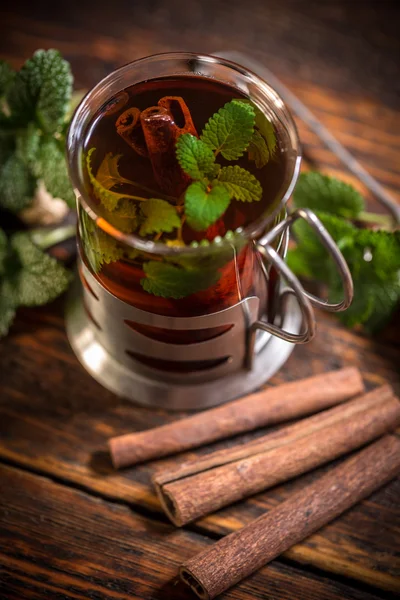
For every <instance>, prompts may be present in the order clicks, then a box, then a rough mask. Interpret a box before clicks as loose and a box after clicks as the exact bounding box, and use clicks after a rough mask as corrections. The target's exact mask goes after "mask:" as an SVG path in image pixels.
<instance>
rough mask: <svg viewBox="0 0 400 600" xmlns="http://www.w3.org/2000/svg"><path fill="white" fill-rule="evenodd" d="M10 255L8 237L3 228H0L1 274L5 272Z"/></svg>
mask: <svg viewBox="0 0 400 600" xmlns="http://www.w3.org/2000/svg"><path fill="white" fill-rule="evenodd" d="M7 256H8V239H7V236H6V234H5V233H4V231H3V230H2V229H0V276H1V275H3V273H4V272H5V266H6V258H7Z"/></svg>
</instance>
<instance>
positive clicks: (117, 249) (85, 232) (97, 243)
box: [79, 209, 124, 273]
mask: <svg viewBox="0 0 400 600" xmlns="http://www.w3.org/2000/svg"><path fill="white" fill-rule="evenodd" d="M79 226H80V237H81V240H82V245H83V250H84V253H85V256H86V258H87V260H88V262H89V265H90V266H91V268H92V269H93V271H94V272H95V273H98V272H99V271H101V267H102V265H103V264H104V263H106V264H109V263H112V262H116V261H118V260H120V259H121V258H122V257H123V256H124V250H123V248H122V247H121V246H120V245H119V244H118V242H117V241H116V240H115V239H114V238H113V237H111V236H110V235H108V234H107V233H105V232H104V231H103V230H102V229H100V227H97V225H96V224H95V222H94V221H93V219H91V218H90V217H89V215H88V214H87V213H86V212H85V211H84V210H83V209H81V212H80V222H79Z"/></svg>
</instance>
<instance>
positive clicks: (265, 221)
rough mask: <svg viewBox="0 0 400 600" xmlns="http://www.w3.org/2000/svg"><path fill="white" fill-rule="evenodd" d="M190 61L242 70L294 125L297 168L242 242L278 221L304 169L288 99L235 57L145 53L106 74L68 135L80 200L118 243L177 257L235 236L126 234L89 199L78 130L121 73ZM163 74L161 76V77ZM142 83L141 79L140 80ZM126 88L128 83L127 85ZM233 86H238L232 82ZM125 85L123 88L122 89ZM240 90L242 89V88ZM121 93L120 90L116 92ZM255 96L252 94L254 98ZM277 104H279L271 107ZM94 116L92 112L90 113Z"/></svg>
mask: <svg viewBox="0 0 400 600" xmlns="http://www.w3.org/2000/svg"><path fill="white" fill-rule="evenodd" d="M165 59H171V60H174V59H175V60H186V61H197V62H201V63H204V64H209V65H210V64H218V65H221V66H223V67H225V68H227V69H229V70H231V71H234V72H236V73H238V74H239V75H241V76H245V77H246V78H247V79H248V80H250V81H251V83H253V84H254V85H255V86H256V87H257V88H258V89H259V90H261V91H262V93H263V96H264V97H265V98H266V100H267V101H268V103H269V105H270V108H271V110H272V112H273V113H274V114H275V115H277V111H278V110H279V111H281V112H282V113H283V115H284V118H285V121H286V124H285V125H287V126H288V127H289V128H290V130H291V131H290V134H291V139H294V141H295V144H294V147H293V150H294V152H295V154H296V156H295V161H294V166H293V170H292V172H291V175H290V176H289V181H288V184H287V185H286V188H285V189H284V191H283V192H280V193H279V196H281V198H280V200H279V201H278V202H277V205H276V206H275V207H274V209H273V210H272V211H271V212H270V213H269V214H267V215H265V214H263V215H261V217H259V218H258V219H256V220H255V221H252V222H251V223H249V224H248V225H247V226H246V227H244V228H240V229H239V230H235V232H233V233H234V236H235V238H234V239H238V240H240V242H241V243H247V242H248V241H251V240H253V239H256V238H257V237H258V236H259V235H260V234H261V233H262V232H263V231H265V229H266V228H267V227H268V225H271V224H273V223H274V221H275V219H276V218H277V217H278V215H279V214H281V213H282V210H283V209H284V208H285V206H286V204H287V202H288V200H289V198H290V196H291V195H292V192H293V189H294V186H295V184H296V181H297V178H298V176H299V172H300V164H301V148H300V140H299V136H298V132H297V128H296V125H295V123H294V120H293V118H292V115H291V113H290V111H289V109H288V107H287V106H286V104H285V102H284V101H283V99H282V98H281V96H280V95H279V94H278V93H277V92H276V91H275V90H274V88H273V87H272V86H271V85H270V84H269V83H267V82H266V81H265V80H264V79H262V78H261V77H259V75H257V74H256V73H254V72H253V71H252V70H251V69H248V68H247V67H243V66H241V65H240V64H239V63H236V62H233V61H231V60H227V59H225V58H221V57H219V56H217V55H211V54H199V53H196V52H162V53H157V54H151V55H149V56H145V57H142V58H139V59H136V60H134V61H131V62H129V63H126V64H125V65H123V66H121V67H119V68H117V69H115V70H114V71H112V72H111V73H109V74H108V75H106V77H104V78H103V79H101V80H100V81H99V82H98V83H97V84H96V85H95V86H94V87H93V88H92V89H91V90H89V91H88V92H87V94H86V95H85V96H84V98H83V99H82V100H81V102H80V104H79V105H78V107H77V108H76V110H75V112H74V115H73V117H72V120H71V123H70V126H69V129H68V135H67V161H68V168H69V176H70V179H71V181H72V184H73V187H74V192H75V196H76V198H77V202H79V203H80V204H81V206H82V207H83V209H84V210H85V212H86V213H87V214H88V216H89V217H90V218H91V219H92V220H93V221H95V223H96V225H97V226H98V227H99V228H100V229H102V230H103V231H104V232H105V233H107V234H108V235H110V236H112V237H113V238H114V239H116V240H117V241H118V242H121V243H124V244H126V245H127V246H129V247H131V248H134V249H136V250H140V251H142V252H146V253H148V254H158V255H164V256H174V255H175V256H176V255H178V254H179V255H182V254H185V255H186V254H191V255H193V254H199V253H201V254H203V253H207V252H209V251H210V250H211V249H213V250H215V249H216V248H217V247H218V248H221V247H224V246H225V247H226V246H230V247H232V239H231V240H227V239H225V238H219V237H217V238H215V239H214V241H213V242H210V243H209V244H207V245H204V246H202V245H201V243H200V244H199V245H198V246H195V247H194V246H190V245H189V246H168V245H167V244H165V243H163V242H159V241H157V242H154V241H151V240H145V239H143V238H142V237H140V236H139V235H136V234H134V233H124V232H122V231H121V230H119V229H118V228H117V227H115V226H114V225H112V224H111V223H109V222H108V221H107V220H106V219H105V218H104V217H103V216H102V215H99V214H96V212H95V210H94V209H93V208H92V207H91V206H90V204H89V202H87V200H86V196H87V195H88V194H87V192H86V190H85V187H84V184H83V177H82V161H81V156H80V152H79V149H80V148H79V147H78V146H79V145H82V140H81V139H80V141H77V139H76V136H75V133H76V130H77V129H79V125H80V123H81V121H82V120H83V119H84V118H88V115H89V113H90V106H89V103H90V101H91V100H92V98H93V97H95V96H96V95H97V94H99V93H100V92H101V91H102V90H103V89H104V88H105V87H107V86H108V85H110V84H112V83H113V82H115V81H116V80H118V79H119V78H121V76H123V75H124V74H126V73H128V72H129V71H130V70H131V69H132V68H135V66H141V65H143V64H144V63H152V62H156V61H158V60H165ZM180 75H181V76H184V77H191V76H199V75H198V74H197V73H195V72H193V73H192V74H191V73H190V72H187V73H180ZM161 76H162V75H160V77H161ZM200 76H203V77H207V76H206V75H202V74H201V75H200ZM155 78H156V77H150V78H149V80H151V79H155ZM215 80H216V81H221V80H220V79H219V78H218V76H217V77H215ZM136 83H139V82H136ZM125 87H126V86H125ZM232 87H234V86H233V85H232ZM123 89H124V88H121V90H119V91H122V90H123ZM238 89H240V88H238ZM116 93H118V92H116ZM250 99H251V97H250ZM273 103H274V104H275V105H276V107H275V108H274V106H271V105H272V104H273ZM90 116H92V115H90Z"/></svg>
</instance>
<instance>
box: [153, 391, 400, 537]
mask: <svg viewBox="0 0 400 600" xmlns="http://www.w3.org/2000/svg"><path fill="white" fill-rule="evenodd" d="M399 424H400V402H399V400H398V399H397V398H395V397H394V395H393V392H392V390H391V388H390V387H389V386H382V387H381V388H379V389H376V390H374V391H372V392H370V393H369V394H366V395H365V396H362V397H360V398H356V399H355V400H352V401H350V402H347V403H346V404H344V405H342V406H338V407H335V408H333V409H330V410H327V411H324V412H323V413H319V414H318V415H316V416H314V417H311V418H309V419H304V420H303V421H300V422H299V423H296V425H294V426H291V427H287V428H285V429H282V430H280V431H279V432H277V433H276V434H271V435H267V436H264V437H263V438H261V439H259V440H256V442H254V443H250V444H244V445H243V446H241V447H239V448H237V447H236V448H235V447H234V448H231V449H227V450H222V451H221V452H216V453H214V454H211V455H209V456H208V457H207V456H206V457H204V458H200V459H199V460H196V461H193V462H192V463H189V464H186V465H183V466H182V467H181V468H180V469H176V470H174V471H170V472H161V473H159V474H157V475H156V476H155V477H154V479H153V482H154V484H155V486H156V490H157V493H158V496H159V498H160V500H161V503H162V505H163V508H164V510H165V512H166V513H167V515H168V516H169V518H170V519H171V521H172V522H173V523H174V524H175V525H177V526H182V525H185V524H186V523H189V522H190V521H193V520H195V519H198V518H200V517H202V516H204V515H206V514H208V513H210V512H215V511H216V510H218V509H220V508H222V507H223V506H227V505H229V504H232V503H233V502H236V501H238V500H241V499H243V498H246V497H247V496H250V495H252V494H256V493H257V492H260V491H262V490H264V489H266V488H268V487H272V486H274V485H277V484H278V483H282V482H284V481H287V480H288V479H290V478H292V477H295V476H297V475H300V474H302V473H305V472H307V471H309V470H311V469H314V468H316V467H318V466H320V465H322V464H324V463H326V462H329V461H331V460H334V459H335V458H338V457H339V456H342V455H343V454H346V453H347V452H350V451H351V450H354V449H356V448H359V447H360V446H362V445H364V444H366V443H367V442H370V441H371V440H373V439H375V438H377V437H379V436H380V435H382V434H383V433H386V432H388V431H389V430H391V429H394V428H395V427H396V426H397V425H399ZM238 457H239V458H238Z"/></svg>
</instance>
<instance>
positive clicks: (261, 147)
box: [248, 129, 273, 169]
mask: <svg viewBox="0 0 400 600" xmlns="http://www.w3.org/2000/svg"><path fill="white" fill-rule="evenodd" d="M248 153H249V160H252V161H254V162H255V163H256V167H257V169H262V168H263V167H265V165H266V164H267V163H268V162H269V161H270V160H271V158H272V156H273V155H272V153H271V150H270V149H269V147H268V144H267V142H266V141H265V139H264V138H263V136H262V135H261V133H260V132H259V131H258V129H256V130H255V131H254V133H253V135H252V137H251V140H250V144H249V150H248Z"/></svg>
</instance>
